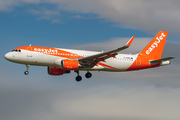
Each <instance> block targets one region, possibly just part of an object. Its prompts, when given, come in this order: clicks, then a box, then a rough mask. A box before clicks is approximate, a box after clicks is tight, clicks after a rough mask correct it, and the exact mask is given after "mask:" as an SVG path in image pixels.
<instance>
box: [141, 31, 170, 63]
mask: <svg viewBox="0 0 180 120" xmlns="http://www.w3.org/2000/svg"><path fill="white" fill-rule="evenodd" d="M167 35H168V32H167V31H160V32H159V33H158V34H157V35H156V36H155V37H154V38H153V39H152V40H151V42H150V43H149V44H148V45H147V46H146V47H145V48H144V49H143V50H142V51H141V52H140V54H139V55H143V56H144V55H145V56H146V57H147V58H149V59H154V60H156V59H160V58H161V55H162V53H163V49H164V45H165V42H166V37H167Z"/></svg>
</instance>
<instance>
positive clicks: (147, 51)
mask: <svg viewBox="0 0 180 120" xmlns="http://www.w3.org/2000/svg"><path fill="white" fill-rule="evenodd" d="M167 34H168V32H167V31H160V32H159V33H158V34H157V35H156V36H155V37H154V38H153V39H152V41H151V42H150V43H149V44H148V45H147V46H146V47H145V48H144V49H143V50H142V51H141V52H140V53H138V54H135V55H131V54H119V53H118V52H119V51H122V50H124V49H126V48H128V47H129V46H130V45H131V43H132V41H133V39H134V36H133V37H132V38H131V39H130V40H129V41H128V42H127V44H126V45H124V46H123V47H119V48H117V49H114V50H111V51H108V52H95V51H85V50H74V49H61V48H51V47H37V46H31V45H30V46H22V47H17V48H15V49H13V50H12V51H11V52H9V53H7V54H6V55H5V58H6V60H8V61H11V62H14V63H19V64H25V65H26V68H27V70H26V71H25V72H24V74H25V75H27V74H28V73H29V72H28V69H29V65H36V66H47V68H48V74H49V75H63V74H66V73H70V71H72V70H73V71H74V72H76V73H77V77H76V81H81V80H82V77H81V76H80V75H79V71H87V73H86V74H85V77H86V78H90V77H91V76H92V74H91V73H90V72H89V71H110V72H124V71H133V70H141V69H147V68H154V67H159V66H164V65H169V64H170V61H169V60H170V59H173V58H174V57H167V58H161V55H162V52H163V48H164V45H165V41H166V37H167Z"/></svg>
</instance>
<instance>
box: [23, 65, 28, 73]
mask: <svg viewBox="0 0 180 120" xmlns="http://www.w3.org/2000/svg"><path fill="white" fill-rule="evenodd" d="M28 70H29V65H26V71H25V72H24V74H25V75H28V74H29V71H28Z"/></svg>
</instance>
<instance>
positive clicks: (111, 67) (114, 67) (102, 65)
mask: <svg viewBox="0 0 180 120" xmlns="http://www.w3.org/2000/svg"><path fill="white" fill-rule="evenodd" d="M98 64H99V65H102V66H105V67H109V68H112V69H116V70H117V68H115V67H112V66H109V65H106V64H103V63H98Z"/></svg>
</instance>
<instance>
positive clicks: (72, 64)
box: [61, 60, 79, 70]
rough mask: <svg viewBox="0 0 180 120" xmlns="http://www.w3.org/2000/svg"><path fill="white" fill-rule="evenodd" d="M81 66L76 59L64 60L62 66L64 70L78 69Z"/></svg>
mask: <svg viewBox="0 0 180 120" xmlns="http://www.w3.org/2000/svg"><path fill="white" fill-rule="evenodd" d="M78 67H79V62H78V61H76V60H62V61H61V68H62V69H63V70H77V69H78Z"/></svg>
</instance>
